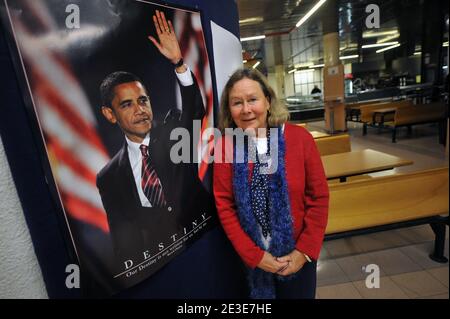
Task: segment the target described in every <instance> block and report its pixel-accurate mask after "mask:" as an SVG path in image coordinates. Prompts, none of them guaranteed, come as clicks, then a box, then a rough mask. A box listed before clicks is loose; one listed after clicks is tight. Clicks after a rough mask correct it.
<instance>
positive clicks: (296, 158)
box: [213, 123, 329, 268]
mask: <svg viewBox="0 0 450 319" xmlns="http://www.w3.org/2000/svg"><path fill="white" fill-rule="evenodd" d="M284 137H285V141H286V153H285V167H286V178H287V185H288V193H289V201H290V204H291V214H292V218H293V222H294V238H295V241H296V249H297V250H299V251H301V252H302V253H305V254H307V255H308V256H309V257H311V258H312V259H315V260H317V259H318V258H319V253H320V249H321V247H322V242H323V237H324V233H325V228H326V226H327V220H328V200H329V193H328V184H327V180H326V177H325V172H324V169H323V166H322V161H321V159H320V155H319V152H318V150H317V147H316V144H315V142H314V139H313V137H312V136H311V134H309V132H308V131H307V130H306V129H304V128H303V127H300V126H297V125H292V124H288V123H286V125H285V128H284ZM223 140H224V138H222V139H221V141H223ZM223 144H225V142H223ZM219 145H220V144H219ZM219 148H220V147H219ZM224 149H225V148H224V147H223V148H222V158H223V159H225V156H224V155H223V154H224ZM216 151H219V150H218V149H217V148H216ZM222 162H223V163H222ZM251 166H252V164H250V169H249V171H250V173H251V172H252V169H251ZM232 175H233V169H232V164H231V163H227V162H225V161H221V162H219V161H215V162H214V184H213V185H214V197H215V201H216V207H217V211H218V215H219V219H220V221H221V223H222V226H223V228H224V230H225V233H226V234H227V236H228V238H229V239H230V241H231V243H232V244H233V246H234V248H235V249H236V251H237V252H238V254H239V255H240V256H241V258H242V260H243V261H244V262H245V263H246V264H247V265H248V266H250V267H251V268H255V267H256V266H257V265H258V264H259V263H260V261H261V259H262V257H263V255H264V250H262V249H261V248H259V247H258V246H257V245H256V244H255V242H254V241H253V240H252V239H251V238H250V237H249V235H247V233H246V232H245V231H244V230H243V229H242V227H241V225H240V223H239V219H238V216H237V212H236V205H235V202H234V194H233V185H232V183H233V177H232Z"/></svg>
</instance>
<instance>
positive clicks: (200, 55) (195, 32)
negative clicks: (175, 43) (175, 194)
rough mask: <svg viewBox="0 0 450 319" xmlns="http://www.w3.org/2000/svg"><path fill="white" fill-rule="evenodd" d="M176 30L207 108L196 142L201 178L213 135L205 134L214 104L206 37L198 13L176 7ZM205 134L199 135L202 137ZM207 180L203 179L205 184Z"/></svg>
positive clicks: (203, 175)
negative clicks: (178, 9) (197, 141)
mask: <svg viewBox="0 0 450 319" xmlns="http://www.w3.org/2000/svg"><path fill="white" fill-rule="evenodd" d="M174 27H175V33H176V34H177V37H178V39H179V42H180V47H181V50H182V54H183V56H184V57H185V58H184V60H185V61H186V63H187V65H189V66H195V67H194V69H193V70H192V72H193V73H194V75H195V77H196V79H197V82H198V84H199V87H200V91H201V93H202V97H203V102H204V105H205V108H206V116H205V117H204V118H203V121H202V125H201V132H200V141H199V143H198V149H197V151H198V154H199V156H198V158H199V159H201V161H200V163H199V177H200V179H201V180H203V181H204V179H205V176H206V173H207V172H208V168H209V165H208V161H207V160H208V158H209V156H210V154H212V151H213V146H214V135H213V134H210V135H209V136H206V132H208V131H210V130H208V131H207V129H208V128H213V127H214V108H213V103H214V100H213V87H212V80H211V69H210V64H209V60H208V52H207V50H206V45H205V39H204V36H203V29H202V23H201V17H200V14H199V13H191V12H183V11H176V12H175V16H174ZM203 135H205V136H204V138H203V139H202V138H201V137H202V136H203ZM208 182H209V181H205V184H208Z"/></svg>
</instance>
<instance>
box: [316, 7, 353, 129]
mask: <svg viewBox="0 0 450 319" xmlns="http://www.w3.org/2000/svg"><path fill="white" fill-rule="evenodd" d="M322 10H323V11H322V15H321V17H322V27H323V51H324V64H325V67H324V69H323V99H324V107H325V129H326V130H327V131H328V132H329V133H331V134H334V133H338V132H343V131H346V130H347V125H346V121H345V104H344V99H345V93H344V65H343V64H342V63H341V60H340V59H339V33H338V6H337V0H328V1H327V2H326V3H325V4H324V7H323V8H322Z"/></svg>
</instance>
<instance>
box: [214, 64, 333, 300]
mask: <svg viewBox="0 0 450 319" xmlns="http://www.w3.org/2000/svg"><path fill="white" fill-rule="evenodd" d="M288 118H289V113H288V112H287V110H286V108H285V107H284V105H281V104H279V103H278V101H277V98H276V95H275V93H274V91H273V89H272V88H271V87H270V86H269V85H268V84H267V80H266V79H265V78H264V76H263V75H262V74H261V73H259V72H258V71H256V70H254V69H252V70H247V69H242V70H238V71H236V72H235V73H234V74H233V75H232V76H231V77H230V79H229V81H228V82H227V84H226V86H225V89H224V91H223V93H222V99H221V105H220V118H219V128H220V129H221V131H222V132H223V133H225V135H228V133H229V130H226V129H227V128H236V127H237V128H241V129H243V130H246V133H248V135H249V136H248V139H247V141H248V145H253V146H254V147H253V148H252V150H254V148H256V160H255V161H254V162H251V160H250V159H249V158H250V149H249V150H247V149H246V148H244V156H243V158H244V162H243V163H242V162H240V160H239V159H238V156H237V154H238V146H237V144H238V141H236V143H235V144H234V145H233V149H234V153H235V156H233V161H231V163H228V162H227V163H224V162H223V161H215V162H214V196H215V201H216V207H217V212H218V215H219V219H220V221H221V222H222V225H223V228H224V230H225V233H226V234H227V236H228V238H229V239H230V240H231V242H232V244H233V246H234V248H235V249H236V251H237V253H238V254H239V255H240V256H241V258H242V260H243V261H244V263H245V264H246V265H247V266H248V272H249V276H248V279H249V286H250V290H251V292H250V297H252V298H258V299H259V298H314V297H315V287H316V262H315V261H316V260H317V258H318V256H319V252H320V248H321V246H322V241H323V236H324V232H325V227H326V224H327V217H328V197H329V195H328V186H327V181H326V178H325V173H324V169H323V167H322V162H321V159H320V156H319V152H318V150H317V148H316V144H315V142H314V139H313V138H312V136H311V134H309V133H308V132H307V131H306V130H305V129H304V128H302V127H298V126H295V125H290V124H288V123H287V120H288ZM269 128H270V130H269ZM273 130H274V131H275V133H277V134H270V133H269V132H270V131H273ZM228 138H229V136H224V137H223V138H222V139H221V140H220V141H219V143H218V144H217V145H221V146H224V145H230V144H231V143H229V142H228V141H232V139H228ZM252 142H253V143H252ZM226 149H227V147H225V148H224V149H222V150H221V147H217V148H216V151H219V152H220V151H222V152H226ZM223 156H224V155H223V154H222V158H224V157H223ZM264 156H269V158H270V159H269V161H266V162H265V161H263V157H264ZM238 161H239V162H238ZM275 165H276V168H274V166H275ZM263 167H270V168H271V169H269V170H266V171H264V169H263ZM249 176H251V178H249ZM287 176H288V177H289V178H287Z"/></svg>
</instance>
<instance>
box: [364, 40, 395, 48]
mask: <svg viewBox="0 0 450 319" xmlns="http://www.w3.org/2000/svg"><path fill="white" fill-rule="evenodd" d="M396 44H398V41H395V42H385V43H374V44H365V45H363V46H362V47H361V48H363V49H369V48H379V47H388V46H391V45H396Z"/></svg>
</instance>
